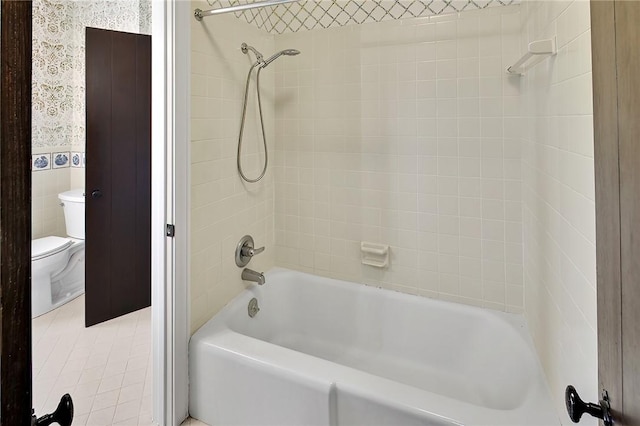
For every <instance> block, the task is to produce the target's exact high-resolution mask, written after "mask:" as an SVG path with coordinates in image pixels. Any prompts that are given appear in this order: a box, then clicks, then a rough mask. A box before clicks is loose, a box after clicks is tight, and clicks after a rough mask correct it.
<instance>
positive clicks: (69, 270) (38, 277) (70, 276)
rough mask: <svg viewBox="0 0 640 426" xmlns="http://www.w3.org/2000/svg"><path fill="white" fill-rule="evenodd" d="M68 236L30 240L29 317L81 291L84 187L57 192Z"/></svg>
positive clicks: (51, 308)
mask: <svg viewBox="0 0 640 426" xmlns="http://www.w3.org/2000/svg"><path fill="white" fill-rule="evenodd" d="M58 198H59V199H60V201H61V205H62V206H63V208H64V222H65V224H66V227H67V235H68V237H69V238H62V237H44V238H38V239H37V240H32V241H31V316H32V318H35V317H38V316H40V315H42V314H46V313H47V312H49V311H51V310H53V309H55V308H57V307H58V306H61V305H64V304H65V303H67V302H69V301H70V300H73V299H74V298H76V297H78V296H80V295H81V294H82V293H84V190H83V189H72V190H71V191H66V192H63V193H61V194H58Z"/></svg>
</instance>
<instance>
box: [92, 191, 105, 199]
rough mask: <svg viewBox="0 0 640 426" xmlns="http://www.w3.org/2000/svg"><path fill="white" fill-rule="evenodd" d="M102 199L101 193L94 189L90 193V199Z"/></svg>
mask: <svg viewBox="0 0 640 426" xmlns="http://www.w3.org/2000/svg"><path fill="white" fill-rule="evenodd" d="M100 197H102V191H100V190H99V189H94V190H93V191H91V198H100Z"/></svg>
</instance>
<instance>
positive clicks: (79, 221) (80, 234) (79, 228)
mask: <svg viewBox="0 0 640 426" xmlns="http://www.w3.org/2000/svg"><path fill="white" fill-rule="evenodd" d="M58 198H59V199H60V201H62V207H63V209H64V223H65V225H66V226H67V235H68V236H70V237H71V238H78V239H81V240H84V189H72V190H71V191H65V192H62V193H60V194H58Z"/></svg>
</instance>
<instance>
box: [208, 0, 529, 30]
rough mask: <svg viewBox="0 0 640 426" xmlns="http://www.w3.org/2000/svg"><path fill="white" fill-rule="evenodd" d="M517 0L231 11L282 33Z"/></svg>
mask: <svg viewBox="0 0 640 426" xmlns="http://www.w3.org/2000/svg"><path fill="white" fill-rule="evenodd" d="M207 1H208V3H209V4H210V5H211V6H212V7H213V8H214V9H219V8H223V7H228V6H237V5H241V4H247V3H254V2H255V0H207ZM519 3H520V0H331V1H329V0H305V1H300V2H296V3H285V4H281V5H278V6H272V7H264V8H260V9H250V10H245V11H242V12H236V13H235V15H236V17H238V18H241V19H244V20H246V21H247V22H248V23H249V24H253V25H255V26H257V27H258V28H261V29H264V30H265V31H267V32H268V33H271V34H283V33H291V32H297V31H303V30H312V29H314V28H331V27H342V26H345V25H353V24H364V23H367V22H382V21H389V20H393V19H403V18H417V17H422V16H433V15H443V14H447V13H458V12H462V11H464V10H475V9H485V8H487V7H492V6H508V5H511V4H519Z"/></svg>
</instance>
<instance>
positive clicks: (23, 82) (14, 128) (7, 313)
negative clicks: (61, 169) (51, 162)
mask: <svg viewBox="0 0 640 426" xmlns="http://www.w3.org/2000/svg"><path fill="white" fill-rule="evenodd" d="M1 5H2V6H1V12H0V15H1V16H2V18H1V19H2V23H1V27H2V29H1V32H2V34H1V35H0V45H1V47H0V51H1V58H2V59H1V65H0V80H1V81H0V93H2V96H1V97H0V194H2V197H0V260H1V261H0V281H1V282H0V284H1V285H0V324H1V331H2V336H1V337H2V338H1V339H0V340H1V344H0V351H1V359H0V366H1V367H0V373H1V377H0V398H1V399H0V419H2V424H3V425H28V424H30V420H31V171H30V170H29V158H30V156H31V2H30V1H2V3H1Z"/></svg>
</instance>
